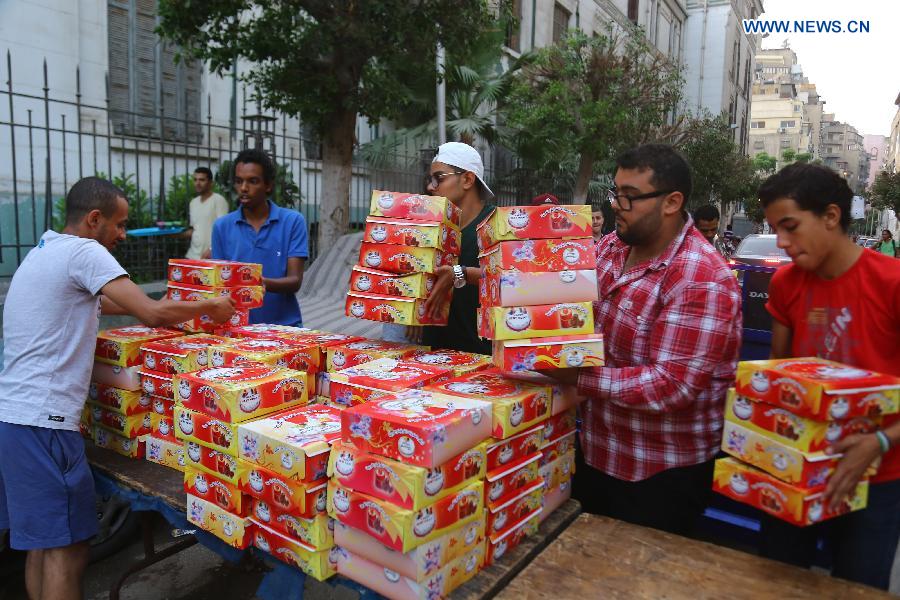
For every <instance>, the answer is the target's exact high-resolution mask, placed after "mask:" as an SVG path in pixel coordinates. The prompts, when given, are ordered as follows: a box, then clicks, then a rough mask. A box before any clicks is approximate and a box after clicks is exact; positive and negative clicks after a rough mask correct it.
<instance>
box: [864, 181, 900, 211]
mask: <svg viewBox="0 0 900 600" xmlns="http://www.w3.org/2000/svg"><path fill="white" fill-rule="evenodd" d="M868 196H869V200H870V201H871V202H872V206H873V207H875V208H878V209H881V210H884V209H888V208H889V209H892V210H893V211H894V214H896V215H900V172H897V173H888V172H887V171H881V172H880V173H879V174H878V175H877V176H876V177H875V181H874V182H873V183H872V187H871V188H869V193H868Z"/></svg>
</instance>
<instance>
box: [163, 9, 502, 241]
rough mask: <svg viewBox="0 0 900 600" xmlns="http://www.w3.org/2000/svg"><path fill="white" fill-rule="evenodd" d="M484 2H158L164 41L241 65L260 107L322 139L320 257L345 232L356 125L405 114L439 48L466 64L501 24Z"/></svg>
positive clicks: (225, 64)
mask: <svg viewBox="0 0 900 600" xmlns="http://www.w3.org/2000/svg"><path fill="white" fill-rule="evenodd" d="M495 15H496V13H495V12H493V11H492V10H491V8H490V7H489V5H488V3H487V2H486V1H485V0H477V1H473V2H456V1H454V0H420V1H419V2H407V1H404V0H367V1H366V2H339V1H337V0H330V1H329V0H267V1H263V0H257V1H254V0H205V1H204V2H202V3H198V2H196V1H195V0H160V2H159V16H160V26H159V32H160V34H161V35H163V36H164V37H166V38H167V39H169V40H170V41H172V42H174V43H176V44H178V45H179V46H180V47H181V48H182V49H183V51H184V52H185V53H186V54H187V55H189V56H191V57H194V58H200V59H203V60H206V61H209V66H210V69H211V70H212V71H213V72H214V73H217V74H219V75H222V74H223V73H226V72H228V71H229V70H230V69H231V67H232V65H234V64H235V63H236V62H237V61H238V60H239V59H244V60H247V61H249V62H251V63H253V65H254V67H253V69H252V70H250V71H249V72H248V73H247V74H246V75H245V76H244V78H245V80H246V81H247V82H249V83H251V84H252V85H253V86H254V88H255V90H256V93H257V95H258V96H259V99H260V101H261V102H262V104H263V105H264V106H265V107H266V108H269V109H275V110H279V111H281V112H283V113H285V114H288V115H292V116H296V117H299V118H300V119H301V120H302V121H303V123H304V124H305V125H307V126H309V127H311V128H312V130H313V131H315V132H316V133H317V134H318V135H319V136H320V137H321V139H322V162H323V165H322V171H323V172H322V204H321V212H320V215H321V216H320V219H321V222H320V226H319V244H320V246H319V247H322V248H327V247H329V246H331V245H332V244H334V243H335V242H336V240H337V238H338V236H340V235H341V234H343V233H344V232H346V231H347V229H348V226H349V217H350V199H349V190H350V179H351V167H352V158H353V147H354V141H355V140H354V132H355V127H356V118H357V115H363V116H365V117H368V118H369V119H370V120H378V119H381V118H391V117H394V116H397V115H400V114H402V113H403V111H404V109H405V108H406V107H407V106H408V104H409V100H408V95H407V93H406V82H407V81H409V80H410V78H412V77H414V76H415V75H416V74H417V73H421V72H423V71H425V72H431V73H434V72H435V66H434V65H435V44H436V43H437V42H438V41H441V42H442V43H443V44H444V45H445V46H448V47H451V46H452V47H453V48H454V49H456V50H458V51H459V52H460V53H461V54H464V53H465V51H466V49H467V48H468V47H469V46H470V44H471V40H472V38H473V36H472V33H473V32H474V31H479V30H481V29H484V28H487V27H491V26H495V25H497V24H498V20H497V17H496V16H495Z"/></svg>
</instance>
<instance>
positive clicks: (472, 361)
mask: <svg viewBox="0 0 900 600" xmlns="http://www.w3.org/2000/svg"><path fill="white" fill-rule="evenodd" d="M404 360H406V361H408V362H411V363H414V364H419V365H425V366H429V367H440V368H442V369H449V370H450V376H447V377H446V378H447V379H451V378H452V377H460V376H462V375H465V374H466V373H472V372H474V371H482V370H484V369H488V368H490V367H491V366H492V365H491V357H490V356H487V355H485V354H476V353H474V352H463V351H461V350H450V349H448V348H441V349H439V350H420V351H418V352H415V353H413V354H410V355H409V356H407V357H406V358H405V359H404ZM443 379H444V377H441V378H440V379H438V380H436V381H442V380H443Z"/></svg>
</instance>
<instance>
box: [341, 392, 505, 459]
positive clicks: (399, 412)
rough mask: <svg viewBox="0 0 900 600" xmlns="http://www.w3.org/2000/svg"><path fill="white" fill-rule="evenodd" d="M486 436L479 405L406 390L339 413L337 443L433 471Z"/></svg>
mask: <svg viewBox="0 0 900 600" xmlns="http://www.w3.org/2000/svg"><path fill="white" fill-rule="evenodd" d="M490 435H491V406H490V404H488V403H487V402H484V401H481V400H472V399H470V398H459V397H456V396H447V395H445V394H439V393H437V392H430V391H424V390H406V391H403V392H398V393H396V394H391V395H389V396H385V397H383V398H379V399H377V400H372V401H370V402H367V403H365V404H360V405H358V406H354V407H351V408H348V409H346V410H344V411H342V412H341V439H342V440H344V441H349V442H351V443H352V444H353V445H355V446H356V447H357V448H360V449H361V450H364V451H366V452H371V453H373V454H379V455H381V456H387V457H388V458H393V459H395V460H399V461H401V462H405V463H409V464H412V465H418V466H420V467H427V468H434V467H436V466H438V465H440V464H442V463H445V462H447V461H448V460H450V459H452V458H453V457H454V456H456V455H457V454H460V453H462V452H463V451H465V450H468V449H469V448H472V447H474V446H475V445H476V444H478V443H480V442H481V441H483V440H485V439H487V438H488V437H490Z"/></svg>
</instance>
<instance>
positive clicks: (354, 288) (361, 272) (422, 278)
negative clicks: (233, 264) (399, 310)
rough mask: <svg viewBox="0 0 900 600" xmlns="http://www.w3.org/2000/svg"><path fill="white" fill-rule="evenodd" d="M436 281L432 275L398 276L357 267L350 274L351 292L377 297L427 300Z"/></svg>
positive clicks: (410, 274)
mask: <svg viewBox="0 0 900 600" xmlns="http://www.w3.org/2000/svg"><path fill="white" fill-rule="evenodd" d="M436 279H437V277H436V276H435V275H434V274H432V273H407V274H406V275H398V274H397V273H388V272H387V271H379V270H377V269H367V268H366V267H360V266H359V265H356V266H354V267H353V270H352V271H351V272H350V291H351V292H362V293H364V294H374V295H376V296H403V297H405V298H427V297H428V294H430V293H431V289H432V288H433V287H434V282H435V280H436Z"/></svg>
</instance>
